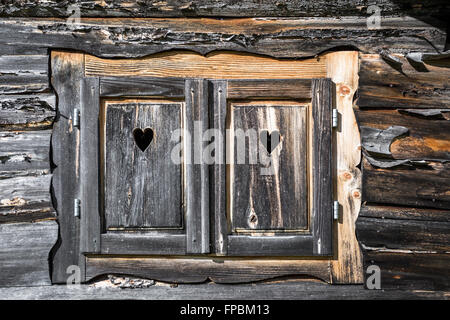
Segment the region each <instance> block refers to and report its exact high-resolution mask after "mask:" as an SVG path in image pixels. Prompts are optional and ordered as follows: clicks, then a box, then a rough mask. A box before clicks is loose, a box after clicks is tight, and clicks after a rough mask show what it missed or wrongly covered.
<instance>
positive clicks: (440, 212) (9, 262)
mask: <svg viewBox="0 0 450 320" xmlns="http://www.w3.org/2000/svg"><path fill="white" fill-rule="evenodd" d="M370 4H371V3H368V1H363V0H350V1H339V2H335V3H333V4H332V5H330V4H329V3H328V2H327V1H320V0H319V1H311V2H309V1H283V0H277V1H275V0H273V1H272V0H271V1H267V2H265V3H264V4H262V3H260V1H255V0H243V1H239V2H235V1H227V0H223V1H196V0H193V1H180V0H170V1H166V2H163V1H140V2H136V3H133V2H132V3H130V2H129V1H120V0H111V1H108V0H106V1H82V2H81V1H75V0H73V1H62V2H58V1H39V0H26V1H8V0H5V1H0V16H1V18H0V143H1V144H0V145H1V147H0V265H1V271H2V272H1V274H0V286H19V285H22V286H34V285H45V284H48V285H50V284H51V279H50V273H51V270H49V269H50V267H49V266H50V264H49V258H50V257H51V256H52V254H51V250H52V248H54V246H58V241H57V239H58V222H57V216H56V211H55V209H54V208H59V210H60V208H61V206H62V205H63V204H60V203H56V201H55V199H54V197H52V190H51V179H52V170H53V169H54V166H55V165H54V163H53V159H54V158H53V157H52V154H51V152H50V150H51V135H52V123H53V121H54V119H55V117H65V116H67V115H64V114H61V113H58V110H56V105H57V97H56V95H55V93H54V91H53V89H52V87H51V84H50V78H51V74H50V71H49V70H50V68H49V55H50V52H51V50H53V49H58V50H69V51H70V50H74V51H81V52H85V53H89V54H93V55H96V56H99V57H104V58H106V57H114V58H117V57H122V58H125V57H129V58H131V57H142V56H145V55H149V54H152V53H156V52H161V51H165V50H170V49H187V50H193V51H195V52H198V53H201V54H206V53H208V52H210V51H213V50H235V51H244V52H251V53H258V54H264V55H268V56H272V57H277V58H304V57H312V56H316V55H318V54H321V53H323V52H326V51H330V50H343V49H345V50H349V49H354V50H358V51H360V71H359V92H358V94H357V99H356V101H355V107H354V111H355V114H356V117H357V121H358V125H359V126H360V131H361V137H362V141H361V145H362V150H361V151H362V154H363V158H362V159H363V160H362V162H361V169H362V173H363V174H362V195H361V197H362V201H363V205H362V208H361V211H360V213H359V218H358V220H357V222H356V232H357V237H358V240H359V241H360V244H361V246H362V249H363V255H364V264H365V267H367V266H369V265H371V264H376V265H378V266H379V267H380V268H381V271H382V272H381V276H382V279H381V283H382V287H383V288H393V287H396V288H397V287H408V288H427V289H442V288H448V287H449V285H450V277H449V276H450V272H449V268H448V266H449V265H450V255H449V253H448V252H449V251H450V250H449V234H450V232H449V229H450V211H449V210H450V187H449V186H450V183H449V178H450V171H449V169H450V167H449V163H448V160H449V157H450V156H449V152H450V142H449V141H450V122H449V119H450V113H449V112H450V108H449V106H448V102H449V99H450V98H449V97H450V95H449V93H450V89H449V87H448V79H449V76H450V71H449V69H448V67H449V65H450V64H449V55H448V54H447V55H446V54H445V53H444V52H445V51H446V50H447V49H448V43H447V41H448V38H447V33H446V32H447V30H448V29H447V28H448V26H447V25H446V24H445V20H446V18H447V16H448V13H449V12H448V5H447V1H427V2H424V4H420V5H419V4H416V2H415V1H408V0H403V1H395V0H380V1H377V3H375V4H376V5H377V6H378V7H379V8H380V9H381V15H382V19H381V25H380V28H379V29H371V28H368V27H367V18H368V17H369V16H370V14H369V13H367V7H368V5H370ZM71 5H76V7H70V6H71ZM74 8H75V9H76V8H79V13H80V15H81V18H80V20H79V23H72V24H68V23H67V18H68V16H70V15H72V13H73V10H74ZM69 9H70V10H69ZM76 10H78V9H76ZM75 12H76V11H75ZM72 18H73V15H72ZM75 18H76V17H75ZM75 18H74V19H75ZM72 21H75V20H72ZM75 22H78V21H75ZM212 43H213V44H214V45H211V44H212ZM447 111H449V112H447ZM54 160H55V161H59V159H54ZM356 196H359V195H356Z"/></svg>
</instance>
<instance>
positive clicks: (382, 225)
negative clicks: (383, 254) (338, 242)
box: [356, 217, 450, 252]
mask: <svg viewBox="0 0 450 320" xmlns="http://www.w3.org/2000/svg"><path fill="white" fill-rule="evenodd" d="M356 228H357V235H358V240H359V241H361V242H362V243H364V245H366V246H369V247H386V248H389V249H403V250H416V251H434V252H448V251H450V222H443V221H423V220H422V221H418V220H406V219H403V220H394V219H380V218H368V217H359V218H358V220H357V221H356Z"/></svg>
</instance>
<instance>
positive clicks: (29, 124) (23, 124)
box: [0, 94, 56, 130]
mask: <svg viewBox="0 0 450 320" xmlns="http://www.w3.org/2000/svg"><path fill="white" fill-rule="evenodd" d="M55 99H56V97H55V95H54V94H35V95H4V96H0V128H1V130H36V129H48V128H51V126H52V123H53V119H54V117H55V114H56V110H55V108H56V102H55Z"/></svg>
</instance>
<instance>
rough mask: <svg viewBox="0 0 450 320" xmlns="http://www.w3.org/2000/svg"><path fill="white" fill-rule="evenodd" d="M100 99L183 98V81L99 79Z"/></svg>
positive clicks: (121, 78)
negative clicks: (128, 97) (127, 97)
mask: <svg viewBox="0 0 450 320" xmlns="http://www.w3.org/2000/svg"><path fill="white" fill-rule="evenodd" d="M100 95H101V96H102V97H119V96H163V97H169V98H182V97H184V80H182V79H158V78H144V77H133V78H131V79H130V78H129V77H128V78H125V77H115V78H113V77H102V78H101V79H100Z"/></svg>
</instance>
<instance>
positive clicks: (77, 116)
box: [72, 108, 80, 128]
mask: <svg viewBox="0 0 450 320" xmlns="http://www.w3.org/2000/svg"><path fill="white" fill-rule="evenodd" d="M72 125H73V126H74V127H75V128H80V109H78V108H75V109H73V119H72Z"/></svg>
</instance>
